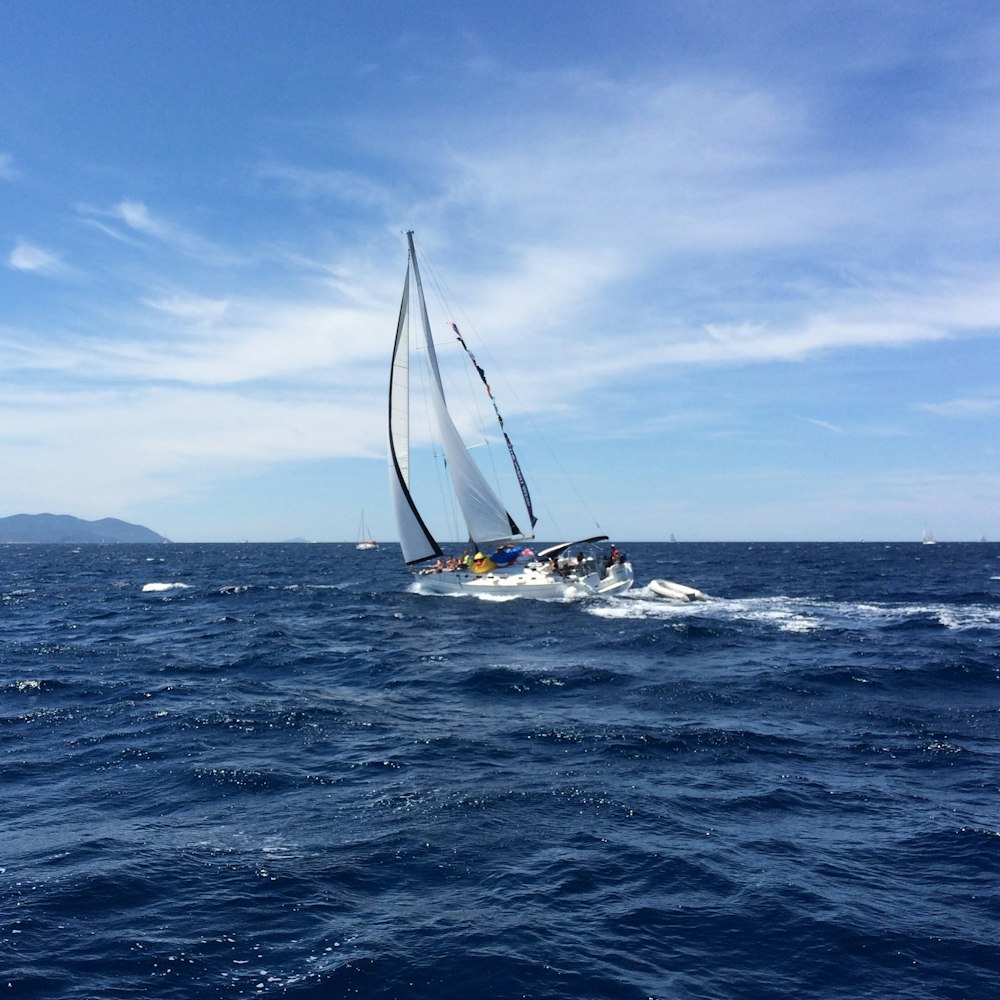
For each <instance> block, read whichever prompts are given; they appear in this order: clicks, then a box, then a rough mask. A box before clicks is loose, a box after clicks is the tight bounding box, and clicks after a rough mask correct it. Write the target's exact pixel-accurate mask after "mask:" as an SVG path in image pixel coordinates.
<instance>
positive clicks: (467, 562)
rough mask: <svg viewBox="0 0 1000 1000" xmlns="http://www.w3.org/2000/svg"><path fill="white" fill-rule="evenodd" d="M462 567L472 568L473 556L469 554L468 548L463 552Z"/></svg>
mask: <svg viewBox="0 0 1000 1000" xmlns="http://www.w3.org/2000/svg"><path fill="white" fill-rule="evenodd" d="M462 567H463V569H472V556H470V555H469V550H468V549H466V550H465V551H464V552H463V553H462Z"/></svg>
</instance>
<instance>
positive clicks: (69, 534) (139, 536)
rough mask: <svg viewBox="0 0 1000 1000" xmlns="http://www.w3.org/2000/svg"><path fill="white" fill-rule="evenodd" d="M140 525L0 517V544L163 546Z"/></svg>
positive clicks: (112, 520)
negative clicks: (139, 543)
mask: <svg viewBox="0 0 1000 1000" xmlns="http://www.w3.org/2000/svg"><path fill="white" fill-rule="evenodd" d="M167 541H169V539H168V538H164V537H163V535H158V534H157V533H156V532H155V531H150V530H149V528H144V527H143V526H142V525H141V524H129V523H128V522H127V521H119V520H118V519H117V518H115V517H105V518H102V519H101V520H100V521H84V520H81V519H80V518H79V517H72V516H70V515H69V514H14V515H13V516H11V517H0V543H4V544H10V543H14V544H20V545H23V544H31V543H39V544H46V545H58V544H61V543H65V544H68V545H81V544H88V543H94V542H104V543H112V542H167Z"/></svg>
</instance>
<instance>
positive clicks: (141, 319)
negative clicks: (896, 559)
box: [0, 0, 1000, 541]
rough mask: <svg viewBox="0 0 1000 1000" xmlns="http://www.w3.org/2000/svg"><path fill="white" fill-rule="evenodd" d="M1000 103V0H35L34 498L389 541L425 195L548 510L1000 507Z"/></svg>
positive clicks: (3, 38)
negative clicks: (392, 397) (398, 352)
mask: <svg viewBox="0 0 1000 1000" xmlns="http://www.w3.org/2000/svg"><path fill="white" fill-rule="evenodd" d="M998 123H1000V10H998V9H997V8H996V5H995V4H990V3H968V2H958V3H954V4H940V3H936V2H920V0H908V2H899V3H894V2H889V0H883V2H879V3H871V2H863V3H862V2H858V3H851V2H843V3H823V2H801V0H799V2H788V3H782V2H768V3H747V2H719V3H713V4H701V3H696V2H693V0H689V2H670V0H663V2H631V3H630V2H625V3H621V4H617V5H614V6H612V5H608V4H604V3H593V2H576V3H562V2H552V3H545V4H538V3H523V2H508V3H504V4H491V5H487V4H471V3H447V2H444V3H435V4H428V5H420V4H413V3H396V2H385V3H370V4H369V3H354V4H348V3H334V2H324V3H319V2H311V0H300V2H296V3H278V2H274V3H264V2H262V3H253V4H251V3H237V2H215V3H202V2H185V0H180V2H172V3H169V4H153V3H135V2H116V0H103V2H86V0H83V2H68V0H67V2H52V0H33V2H32V3H9V4H5V5H3V6H2V7H0V265H2V266H0V463H2V467H3V468H4V469H5V470H6V473H5V475H4V476H3V479H2V481H0V515H6V514H15V513H21V512H27V513H39V512H42V511H50V512H53V513H71V514H76V515H78V516H80V517H86V518H97V517H104V516H115V517H121V518H123V519H125V520H129V521H135V522H139V523H142V524H146V525H148V526H149V527H152V528H153V529H154V530H157V531H160V532H161V533H163V534H165V535H167V536H168V537H170V538H172V539H175V540H177V541H213V540H217V541H229V540H238V539H244V538H247V539H251V540H257V541H276V540H282V539H287V538H292V537H306V538H310V539H316V540H330V541H336V540H341V539H348V540H350V539H353V538H354V537H355V534H356V531H357V527H358V519H359V516H360V511H361V508H362V507H364V508H365V510H366V514H367V518H368V521H369V522H370V524H371V527H372V529H373V531H374V532H375V534H376V535H377V536H379V537H380V538H382V539H391V538H393V537H394V534H395V529H394V526H393V524H392V521H391V514H390V509H389V502H388V495H387V488H386V470H385V459H384V456H385V449H386V446H385V393H386V378H387V369H388V356H389V351H390V349H391V340H392V336H393V333H394V330H395V321H396V313H397V310H398V305H399V294H400V290H401V283H402V277H403V273H404V270H405V263H406V253H405V243H404V240H403V238H402V236H401V232H402V231H403V230H405V229H410V228H412V229H414V230H416V232H417V237H418V240H419V242H420V245H421V247H422V248H423V250H424V252H426V254H427V257H428V259H429V260H430V261H431V262H432V263H433V265H434V268H435V270H436V272H437V273H438V274H440V275H441V276H442V277H443V278H445V279H446V280H447V284H448V287H449V288H450V290H451V292H452V295H453V297H454V299H455V300H456V301H457V303H458V304H459V306H460V307H461V310H462V317H460V319H459V322H460V323H464V332H466V333H467V334H469V335H470V338H469V339H470V340H474V341H475V343H474V345H472V346H473V349H474V350H477V353H478V354H479V356H480V359H481V360H487V361H488V366H489V368H490V374H491V376H493V377H494V380H495V383H496V384H495V386H494V387H495V388H496V389H497V395H498V399H499V402H500V405H501V409H502V410H503V411H504V416H505V418H506V420H507V426H508V429H509V430H510V432H511V434H512V436H513V437H514V439H515V442H516V443H517V444H518V447H519V451H520V453H521V458H522V462H523V464H524V466H525V471H526V473H527V474H528V476H529V479H530V481H531V483H532V487H533V492H534V493H535V495H536V498H537V499H538V501H539V502H538V506H539V508H540V511H541V514H542V522H541V523H540V525H539V529H538V530H539V533H540V535H541V536H542V537H544V538H549V539H558V538H561V537H563V536H566V537H569V536H573V535H578V534H584V533H589V532H590V531H591V530H592V529H593V526H594V521H595V520H596V521H597V522H598V523H599V524H600V526H601V527H602V528H603V529H604V530H605V531H608V532H609V533H611V534H612V535H614V536H615V537H617V538H619V539H628V540H638V539H647V540H656V539H663V538H667V537H669V535H670V534H671V533H673V534H675V535H676V536H677V537H678V538H679V539H682V540H696V539H697V540H730V539H733V540H773V539H778V540H781V539H790V540H791V539H801V540H812V539H816V540H820V539H834V540H835V539H845V540H856V539H859V538H865V539H886V540H897V539H898V540H907V539H918V538H919V537H920V535H921V533H922V532H923V530H924V527H925V526H927V527H929V528H931V529H932V530H933V531H934V533H935V534H936V535H937V536H938V538H940V539H976V538H979V537H980V536H981V535H986V536H987V537H989V538H992V539H995V538H1000V503H998V500H1000V469H998V459H1000V435H998V417H1000V340H998V326H1000V236H998V233H997V219H1000V180H998V179H1000V125H998ZM464 317H468V319H467V320H466V319H464ZM501 370H502V371H503V373H504V374H505V375H506V378H507V380H508V381H506V382H500V380H499V377H498V376H499V373H500V371H501ZM536 440H540V441H541V442H543V443H534V442H535V441H536ZM553 454H554V455H557V456H558V462H554V461H553V460H552V458H551V456H552V455H553ZM560 467H561V468H560ZM557 469H560V471H564V472H565V473H566V474H567V476H568V478H569V480H570V481H571V483H572V486H571V487H568V486H567V485H566V484H565V482H564V481H562V479H561V476H560V477H557V476H556V475H555V471H556V470H557Z"/></svg>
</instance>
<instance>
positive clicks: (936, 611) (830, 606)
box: [587, 587, 1000, 633]
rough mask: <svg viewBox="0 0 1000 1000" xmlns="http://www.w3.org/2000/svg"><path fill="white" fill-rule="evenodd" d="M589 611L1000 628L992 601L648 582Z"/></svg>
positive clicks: (789, 624)
mask: <svg viewBox="0 0 1000 1000" xmlns="http://www.w3.org/2000/svg"><path fill="white" fill-rule="evenodd" d="M587 611H588V613H589V614H593V615H596V616H598V617H601V618H618V619H637V620H641V619H647V620H648V619H662V620H664V621H674V622H677V623H682V622H685V621H689V620H690V621H694V620H700V621H718V622H731V623H740V622H742V623H752V624H756V625H763V626H768V627H771V628H774V629H777V630H779V631H783V632H800V633H806V632H816V631H833V630H836V631H868V630H870V629H872V628H884V629H898V628H920V627H926V628H945V629H949V630H955V631H966V630H975V629H983V630H986V631H990V632H997V631H1000V608H998V607H995V606H992V605H984V604H970V605H964V606H958V607H956V606H955V605H954V604H943V603H905V604H896V603H891V602H872V601H858V602H850V601H829V600H822V599H820V598H808V597H787V596H778V597H747V598H722V597H708V598H706V599H704V600H700V601H696V602H691V601H665V600H663V599H662V597H660V596H659V595H658V594H657V593H656V592H655V591H653V590H651V589H650V588H649V587H643V588H641V589H638V590H633V591H631V592H630V593H629V594H625V595H622V598H621V599H620V600H616V601H608V602H601V603H599V604H598V603H593V604H591V605H589V606H588V607H587Z"/></svg>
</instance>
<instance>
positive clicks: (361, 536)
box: [354, 511, 378, 550]
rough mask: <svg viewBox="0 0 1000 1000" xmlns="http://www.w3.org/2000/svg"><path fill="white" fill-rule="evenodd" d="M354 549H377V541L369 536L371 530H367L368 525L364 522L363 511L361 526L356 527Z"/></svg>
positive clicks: (362, 513) (363, 513)
mask: <svg viewBox="0 0 1000 1000" xmlns="http://www.w3.org/2000/svg"><path fill="white" fill-rule="evenodd" d="M354 547H355V548H356V549H361V550H365V549H377V548H378V542H376V541H375V539H374V538H372V537H371V532H370V531H369V530H368V525H367V524H365V512H364V511H361V526H360V527H359V528H358V544H357V545H355V546H354Z"/></svg>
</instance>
